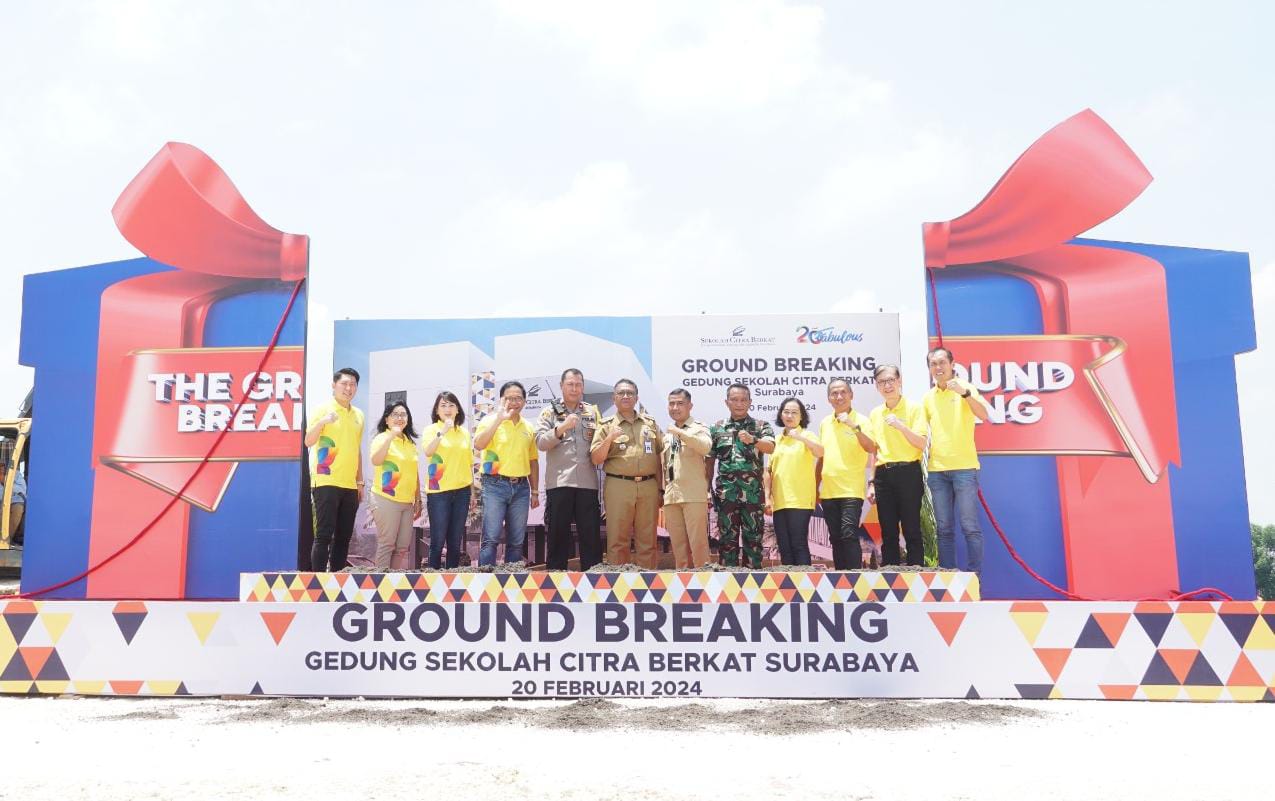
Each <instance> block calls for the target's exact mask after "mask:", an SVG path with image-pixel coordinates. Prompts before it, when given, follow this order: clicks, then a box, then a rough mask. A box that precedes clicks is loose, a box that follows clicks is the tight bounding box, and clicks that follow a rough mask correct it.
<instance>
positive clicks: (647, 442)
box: [642, 437, 655, 453]
mask: <svg viewBox="0 0 1275 801" xmlns="http://www.w3.org/2000/svg"><path fill="white" fill-rule="evenodd" d="M642 447H643V449H644V450H645V451H646V452H647V453H655V443H654V442H652V441H651V439H650V437H646V438H644V439H643V440H642Z"/></svg>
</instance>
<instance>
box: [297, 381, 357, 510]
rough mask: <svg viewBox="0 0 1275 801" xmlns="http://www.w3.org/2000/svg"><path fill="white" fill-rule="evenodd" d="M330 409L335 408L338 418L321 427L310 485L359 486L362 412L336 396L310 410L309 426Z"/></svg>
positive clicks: (311, 467) (311, 469) (313, 459)
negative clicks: (339, 400)
mask: <svg viewBox="0 0 1275 801" xmlns="http://www.w3.org/2000/svg"><path fill="white" fill-rule="evenodd" d="M328 412H336V416H337V420H336V422H335V423H328V424H327V425H325V426H324V427H323V428H322V429H321V430H320V431H319V441H318V442H317V443H315V445H314V447H313V448H311V449H310V486H312V487H341V488H342V489H356V487H355V480H356V478H357V477H358V471H359V444H360V443H362V442H363V412H361V411H359V410H358V409H356V408H355V407H354V406H353V405H351V406H350V408H348V409H347V408H345V407H344V406H342V405H341V404H339V403H337V402H336V399H335V398H333V399H331V400H329V401H328V402H327V403H324V404H321V405H320V406H319V407H318V408H316V409H314V410H312V411H311V412H310V420H309V422H307V424H306V429H307V430H308V429H309V428H310V426H312V425H314V423H315V421H317V420H319V419H320V418H321V417H324V416H326V415H327V413H328Z"/></svg>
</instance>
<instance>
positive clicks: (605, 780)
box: [0, 698, 1275, 801]
mask: <svg viewBox="0 0 1275 801" xmlns="http://www.w3.org/2000/svg"><path fill="white" fill-rule="evenodd" d="M0 722H2V723H3V725H4V729H5V732H6V734H7V740H8V742H7V744H6V748H5V750H4V757H3V760H2V761H0V764H2V765H3V773H2V775H0V798H5V799H9V798H13V799H18V798H22V799H38V798H55V797H57V798H101V799H152V798H179V797H191V798H235V799H238V798H258V799H259V798H296V799H307V801H313V799H316V798H336V799H343V798H351V799H353V798H372V799H392V798H411V799H432V798H440V799H441V798H447V799H465V801H470V800H471V799H485V798H499V799H504V800H506V801H507V800H508V799H513V798H519V797H532V796H533V795H534V796H541V797H550V798H555V799H559V798H560V799H589V800H590V801H599V800H600V799H626V801H628V800H631V799H656V798H658V799H662V800H665V801H667V800H668V799H678V800H679V801H680V799H684V798H686V799H689V798H710V797H714V798H725V797H729V798H730V799H732V801H734V800H735V799H784V798H801V799H807V800H809V799H821V798H837V799H839V800H840V799H844V800H845V801H850V800H852V799H868V798H883V799H903V800H905V801H906V800H908V799H917V800H918V801H921V800H922V799H923V800H924V801H936V800H938V801H952V800H954V799H979V801H992V800H993V799H1015V801H1018V800H1019V799H1024V798H1028V799H1086V801H1089V799H1121V800H1122V801H1135V800H1136V799H1148V800H1150V799H1155V800H1156V801H1163V800H1164V799H1197V798H1198V799H1208V800H1209V801H1225V800H1226V799H1244V800H1245V801H1248V800H1249V799H1252V800H1253V801H1257V800H1258V799H1270V798H1272V797H1275V783H1273V782H1272V779H1271V773H1270V764H1269V753H1270V748H1269V743H1270V733H1271V731H1272V728H1273V727H1275V707H1272V706H1271V705H1234V704H1232V705H1227V704H1212V705H1208V704H1199V705H1192V704H1183V703H1177V704H1167V703H1145V702H1132V703H1120V702H1078V701H1041V702H1013V703H1006V702H993V701H982V702H947V701H929V702H896V701H885V702H875V701H845V702H839V701H838V702H829V701H810V702H801V701H796V702H793V701H733V700H728V701H695V702H689V703H680V702H676V701H664V702H655V701H637V700H634V701H614V702H613V701H578V702H566V701H542V702H491V701H432V702H425V701H375V702H372V701H317V700H316V701H300V700H284V699H278V700H255V699H254V700H189V699H98V698H92V699H90V698H53V699H49V698H0Z"/></svg>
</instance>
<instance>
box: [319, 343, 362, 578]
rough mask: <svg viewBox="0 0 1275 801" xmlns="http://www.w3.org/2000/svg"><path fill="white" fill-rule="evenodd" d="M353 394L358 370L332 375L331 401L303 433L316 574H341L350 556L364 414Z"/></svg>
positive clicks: (320, 408) (324, 405) (360, 470)
mask: <svg viewBox="0 0 1275 801" xmlns="http://www.w3.org/2000/svg"><path fill="white" fill-rule="evenodd" d="M358 391H359V374H358V371H357V370H355V369H354V368H352V367H342V368H341V369H340V370H337V371H336V372H335V373H333V375H332V400H330V401H328V402H327V403H324V404H322V405H320V406H319V407H318V408H316V409H314V410H313V411H312V412H311V413H310V421H309V426H307V428H306V430H305V446H306V447H307V448H310V487H311V491H310V495H311V498H312V499H313V501H314V521H315V524H314V544H313V545H312V546H311V547H310V569H311V570H314V571H315V572H320V573H321V572H324V571H328V570H330V571H332V572H333V573H335V572H338V571H340V570H344V569H345V566H346V558H347V556H348V555H349V551H350V537H351V536H352V535H353V534H354V516H355V514H356V513H357V512H358V510H359V491H360V490H362V489H363V412H361V411H359V410H358V409H356V408H354V406H353V401H354V394H355V393H356V392H358ZM316 446H317V447H316Z"/></svg>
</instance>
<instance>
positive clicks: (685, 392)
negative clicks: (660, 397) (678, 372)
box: [668, 387, 691, 401]
mask: <svg viewBox="0 0 1275 801" xmlns="http://www.w3.org/2000/svg"><path fill="white" fill-rule="evenodd" d="M674 395H676V396H678V397H679V398H685V399H686V400H688V401H689V400H690V399H691V393H690V391H689V390H685V389H682V388H681V387H678V388H677V389H675V390H673V391H672V392H670V393H669V394H668V396H669V397H670V398H671V397H673V396H674Z"/></svg>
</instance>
